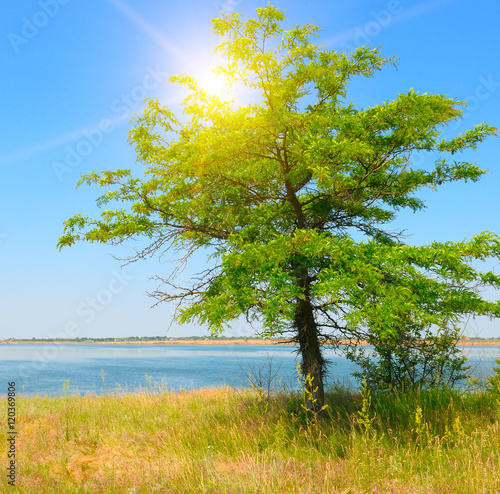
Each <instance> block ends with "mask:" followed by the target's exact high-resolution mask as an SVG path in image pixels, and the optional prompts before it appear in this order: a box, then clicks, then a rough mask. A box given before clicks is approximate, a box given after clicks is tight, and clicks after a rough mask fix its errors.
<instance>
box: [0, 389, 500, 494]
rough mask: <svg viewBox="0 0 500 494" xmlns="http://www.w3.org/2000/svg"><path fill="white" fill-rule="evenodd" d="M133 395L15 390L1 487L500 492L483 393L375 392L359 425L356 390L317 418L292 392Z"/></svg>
mask: <svg viewBox="0 0 500 494" xmlns="http://www.w3.org/2000/svg"><path fill="white" fill-rule="evenodd" d="M142 391H143V392H140V393H135V394H127V395H121V396H119V395H107V396H94V395H92V396H90V395H89V396H85V397H78V396H67V397H61V398H43V397H38V398H23V397H22V396H21V397H20V398H19V399H18V403H17V417H18V430H19V436H18V441H17V453H18V465H17V466H18V473H17V487H16V488H12V487H10V488H9V486H7V484H6V479H5V478H4V479H2V484H1V485H2V487H1V492H11V493H14V492H23V493H33V494H35V493H49V492H54V493H120V494H122V493H154V492H158V493H179V494H181V493H182V494H184V493H214V494H215V493H217V494H220V493H238V494H246V493H280V494H283V493H301V494H305V493H311V494H312V493H362V492H369V493H390V492H394V493H483V492H484V493H486V492H488V493H494V492H500V459H499V454H500V417H499V413H498V412H499V410H498V406H497V405H496V404H495V400H494V399H491V398H490V397H489V396H488V395H487V394H486V393H476V394H475V395H470V396H468V397H465V398H464V397H463V396H460V395H458V394H457V393H455V394H453V393H450V394H449V396H438V395H435V396H433V395H432V393H431V394H424V393H422V395H418V396H413V397H405V398H402V397H401V398H400V397H394V396H380V397H373V402H372V408H371V409H370V410H369V414H370V417H372V418H374V420H373V424H372V426H371V427H370V428H369V429H368V430H364V429H363V428H362V427H360V426H359V424H358V419H359V415H358V414H357V411H358V410H361V405H362V404H361V397H360V396H359V395H357V394H355V393H352V392H349V391H347V390H342V389H337V390H334V391H333V392H332V393H330V395H329V413H328V414H327V415H325V417H323V418H321V419H319V420H314V419H311V417H308V416H307V415H306V414H305V412H304V411H303V410H302V409H301V406H300V405H301V397H300V396H291V395H284V394H283V395H278V396H275V397H273V398H272V399H271V400H270V401H265V400H264V401H259V400H258V399H257V397H256V395H255V394H252V393H251V392H250V391H248V392H247V391H235V390H232V389H230V388H225V389H205V390H198V391H190V392H183V393H173V392H157V393H155V392H152V391H149V392H148V391H146V390H142ZM2 406H3V407H4V408H5V406H6V403H5V399H4V400H2ZM418 407H421V409H422V410H423V412H422V418H421V419H418V414H417V413H416V411H417V408H418ZM4 431H5V427H2V430H1V433H0V440H1V441H2V444H5V432H4Z"/></svg>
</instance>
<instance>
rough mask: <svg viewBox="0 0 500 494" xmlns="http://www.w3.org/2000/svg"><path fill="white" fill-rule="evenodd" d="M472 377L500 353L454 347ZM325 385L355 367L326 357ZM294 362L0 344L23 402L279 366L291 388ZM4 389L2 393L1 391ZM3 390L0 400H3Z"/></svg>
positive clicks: (229, 377) (264, 352)
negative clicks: (30, 398)
mask: <svg viewBox="0 0 500 494" xmlns="http://www.w3.org/2000/svg"><path fill="white" fill-rule="evenodd" d="M461 351H462V353H463V354H464V355H465V356H466V357H467V358H468V359H469V363H470V365H472V367H473V369H474V374H475V375H476V376H477V377H485V376H488V375H491V373H492V368H493V366H494V365H495V359H497V358H500V347H493V346H481V347H480V346H474V347H461ZM325 357H326V358H327V360H328V361H329V363H330V366H329V376H328V378H327V384H328V383H330V384H332V383H334V382H337V381H340V382H342V383H344V384H346V385H349V384H351V385H356V384H357V383H356V382H355V381H354V380H353V379H352V378H351V377H350V375H351V373H352V372H353V371H355V370H356V366H355V365H354V364H352V363H351V362H349V361H348V360H347V359H346V358H344V357H343V356H342V355H340V354H339V353H338V352H335V351H333V350H326V351H325ZM296 364H297V356H296V353H295V351H294V348H293V347H290V346H279V345H277V346H274V345H273V346H267V345H266V346H264V345H248V346H246V345H210V346H206V345H189V346H182V347H179V346H178V345H83V344H82V345H80V344H79V345H0V373H1V375H2V377H3V379H4V383H6V382H7V381H15V382H16V388H17V389H18V391H20V392H21V393H22V394H25V395H35V394H39V395H54V394H61V393H62V389H63V383H64V381H66V380H69V382H70V389H69V391H70V392H73V393H86V392H93V393H105V392H112V391H114V390H116V389H121V390H128V391H129V392H132V391H134V390H135V389H136V388H138V387H139V386H143V387H145V386H148V384H150V383H151V382H157V383H160V382H162V381H163V382H164V383H166V385H167V387H168V389H174V390H177V389H179V388H182V389H198V388H203V387H210V386H224V385H230V386H237V387H238V386H244V387H247V386H249V382H248V378H247V376H248V373H249V372H252V373H255V370H256V369H259V368H260V369H262V371H263V372H264V374H265V373H266V372H267V371H268V370H269V365H271V366H272V369H271V370H272V373H274V372H275V371H276V370H277V369H278V367H279V373H278V375H279V382H276V385H278V386H285V387H289V388H293V389H296V388H297V386H298V382H297V372H296ZM4 387H5V386H4ZM5 393H6V387H5V389H0V395H1V396H5Z"/></svg>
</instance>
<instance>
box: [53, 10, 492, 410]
mask: <svg viewBox="0 0 500 494" xmlns="http://www.w3.org/2000/svg"><path fill="white" fill-rule="evenodd" d="M284 18H285V16H284V14H283V13H282V12H281V11H280V10H278V9H277V8H275V7H273V6H267V7H266V8H262V9H258V10H257V17H256V18H255V19H251V20H248V21H246V22H243V21H242V19H241V17H240V15H239V14H233V15H230V16H222V17H220V18H217V19H215V20H214V21H213V25H214V31H215V32H216V33H217V34H219V35H221V36H223V37H224V40H223V42H222V43H221V44H220V45H219V46H218V48H217V50H218V51H219V52H220V53H221V54H222V56H223V57H224V59H225V61H226V62H225V64H224V65H222V66H221V67H219V69H218V70H219V73H220V74H223V75H224V76H225V77H226V79H227V80H228V81H229V82H230V83H233V82H235V81H238V82H239V83H241V84H244V85H245V86H246V87H248V88H252V89H253V91H254V94H255V99H254V100H253V101H254V102H252V103H250V104H247V105H237V104H236V103H235V102H231V101H229V102H227V101H223V100H221V99H220V98H218V97H217V96H212V95H210V94H209V93H208V92H207V91H205V90H204V89H203V87H202V86H201V85H200V84H199V83H198V82H197V81H196V80H194V79H192V78H190V77H187V76H178V77H174V78H172V81H173V82H177V83H180V84H182V85H184V86H185V87H186V88H187V89H188V90H189V95H188V96H187V97H186V99H185V100H184V101H183V113H184V117H183V118H178V117H176V116H175V115H174V113H173V112H172V111H171V110H169V109H168V108H165V107H163V106H161V105H160V103H159V102H158V101H154V100H150V101H149V102H148V103H147V106H146V109H145V111H144V113H143V114H142V115H141V116H138V117H136V119H135V125H134V127H133V128H132V129H131V131H130V143H131V144H132V145H134V146H135V149H136V152H137V156H138V159H139V161H141V162H143V163H144V164H145V165H146V168H145V173H144V175H143V176H142V177H141V178H137V177H133V176H132V174H131V172H130V170H123V169H119V170H115V171H104V172H102V173H90V174H88V175H84V176H83V177H82V178H81V180H80V184H81V183H88V184H97V185H99V186H101V187H104V188H105V189H106V192H105V193H104V195H103V196H102V197H100V198H99V199H98V204H99V205H100V206H101V207H105V206H107V205H108V204H109V205H111V204H115V203H117V204H118V205H117V206H112V207H113V209H105V210H103V211H102V214H101V216H100V218H98V219H91V218H89V217H87V216H84V215H76V216H74V217H72V218H70V219H69V220H67V221H66V222H65V232H64V234H63V235H62V236H61V237H60V239H59V247H62V246H68V245H72V244H73V243H74V242H76V241H81V240H85V241H89V242H102V243H109V244H116V243H121V242H124V241H126V240H128V239H130V238H137V237H144V238H146V239H149V243H148V245H147V247H146V248H144V249H143V250H141V251H140V252H138V253H137V255H135V256H132V257H131V259H140V258H143V257H145V256H161V255H163V254H164V253H165V252H166V251H180V252H182V253H183V254H182V256H183V258H182V260H188V259H189V258H190V257H191V255H192V254H193V253H194V252H195V251H196V250H197V249H200V248H203V249H207V255H209V257H210V259H211V264H210V267H209V268H208V269H207V270H206V271H204V272H202V273H200V274H198V275H197V276H195V277H193V279H192V283H191V284H190V285H189V286H186V287H183V286H179V285H178V284H176V278H175V275H176V273H175V272H172V273H171V274H170V276H165V277H162V278H160V279H161V281H162V284H161V285H160V286H159V288H158V290H157V291H156V292H155V293H154V295H155V296H156V297H157V298H158V300H159V301H166V302H168V301H174V302H177V303H178V304H179V305H178V312H177V314H176V318H177V320H178V321H180V322H181V323H183V322H186V321H192V320H197V321H199V322H201V323H204V324H208V326H209V327H210V329H211V331H212V332H213V333H214V334H216V333H219V332H221V331H222V330H223V329H224V327H225V326H226V325H228V324H229V323H230V322H231V321H232V320H234V319H235V318H238V317H240V316H243V315H244V316H246V317H247V319H248V320H249V321H259V323H260V327H262V336H263V337H271V336H273V335H277V334H290V335H291V336H292V337H293V339H294V340H295V341H296V342H297V344H298V349H299V350H298V351H299V353H300V356H301V368H302V372H303V375H304V377H308V379H307V380H306V383H307V387H308V397H309V398H308V406H309V408H310V409H311V410H315V411H318V410H321V408H322V407H323V404H324V389H323V378H324V376H325V372H326V362H325V359H324V357H323V350H322V349H323V348H324V345H325V344H330V345H336V344H339V342H340V341H341V339H342V338H348V339H349V340H361V339H370V337H372V336H373V335H375V336H376V337H377V338H378V339H381V340H384V341H386V342H390V341H397V337H398V334H400V333H401V332H402V331H404V330H405V328H406V327H407V325H408V324H412V325H414V326H417V327H419V328H421V329H422V330H424V329H429V328H433V327H436V328H447V327H449V328H453V327H455V326H456V325H457V324H458V322H459V320H460V317H462V316H463V315H464V314H473V315H474V314H486V315H490V316H495V317H496V316H498V315H499V313H500V312H499V305H498V304H497V303H493V302H488V301H486V300H484V299H483V298H482V297H481V296H480V293H479V291H478V290H479V289H480V288H481V287H488V286H491V287H495V288H496V287H498V286H499V283H500V278H499V277H498V276H496V275H494V274H493V273H492V272H486V273H482V272H479V271H477V270H475V269H474V268H473V267H472V262H473V261H474V260H475V259H480V260H484V259H486V258H489V257H492V256H498V255H499V251H500V242H499V238H498V237H497V236H495V235H493V234H490V233H482V234H480V235H478V236H476V237H474V238H473V239H472V240H471V241H469V242H462V243H434V244H432V245H429V246H422V247H413V246H409V245H405V244H404V243H403V241H402V239H403V236H402V235H401V233H400V232H392V231H391V229H390V222H391V221H392V220H393V219H394V218H395V217H396V214H397V212H398V211H400V210H403V209H408V208H409V209H410V210H413V211H418V210H420V209H422V208H423V207H424V204H423V202H422V201H421V200H419V199H418V198H417V197H416V196H415V194H416V192H417V191H418V190H420V189H422V188H425V187H429V188H436V187H437V186H439V185H442V184H445V183H447V182H452V181H456V180H463V181H468V180H471V181H476V180H478V179H479V178H480V176H481V175H483V173H484V170H482V169H480V168H479V167H478V166H476V165H474V164H471V163H467V162H463V161H450V160H451V158H446V157H445V156H452V155H456V154H457V153H458V152H460V151H463V150H465V149H468V148H475V147H476V145H477V144H478V143H479V142H481V141H483V140H484V139H485V138H486V137H487V136H489V135H492V134H495V133H496V129H495V128H493V127H492V126H490V125H486V124H483V125H478V126H476V127H474V128H473V129H471V130H469V131H467V132H464V133H463V134H460V135H458V136H457V137H456V138H453V139H451V140H446V139H439V137H440V130H439V129H440V127H442V126H444V125H446V124H448V123H449V122H451V121H454V120H456V119H458V118H460V116H461V114H462V109H461V106H462V105H463V103H460V102H457V101H456V100H454V99H452V98H449V97H447V96H444V95H434V94H419V93H416V92H414V91H413V90H410V91H409V92H408V93H407V94H400V95H398V96H397V98H396V99H395V100H394V101H390V102H384V103H382V104H379V105H376V106H373V107H370V108H361V109H358V108H356V107H355V105H354V104H353V103H352V102H350V101H349V99H348V96H347V89H348V85H349V83H350V82H351V81H352V80H353V78H355V77H366V78H369V77H371V76H373V75H374V74H375V72H376V71H378V70H380V69H382V68H383V66H384V65H386V64H388V63H394V60H392V59H385V58H383V57H382V55H381V53H380V51H379V50H377V49H370V48H368V47H359V48H358V49H356V50H355V51H354V52H353V53H350V54H346V53H338V52H335V51H329V50H328V49H326V48H325V47H324V46H321V45H318V44H315V43H313V40H314V39H313V38H314V37H315V36H316V32H317V31H318V28H317V27H314V26H312V25H310V24H307V25H305V26H303V27H299V26H297V27H295V28H293V29H290V30H284V29H283V28H282V27H281V24H282V21H283V20H284ZM421 151H427V152H433V151H434V152H438V153H439V157H438V159H437V161H436V162H435V164H434V165H433V166H432V167H431V169H418V168H416V167H414V166H412V160H413V157H414V155H415V153H418V152H421ZM123 204H125V206H124V205H123Z"/></svg>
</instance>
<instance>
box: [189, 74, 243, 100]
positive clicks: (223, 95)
mask: <svg viewBox="0 0 500 494" xmlns="http://www.w3.org/2000/svg"><path fill="white" fill-rule="evenodd" d="M195 78H196V80H197V81H198V83H199V85H200V88H201V89H203V90H204V91H205V92H206V93H207V94H208V95H209V96H216V97H218V98H219V99H220V100H222V101H231V100H233V99H235V97H236V90H235V88H234V87H231V85H230V84H229V82H228V81H227V79H226V78H225V77H224V75H222V74H217V73H216V72H215V70H203V71H200V73H198V74H197V76H196V77H195Z"/></svg>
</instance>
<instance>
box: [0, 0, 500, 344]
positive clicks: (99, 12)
mask: <svg viewBox="0 0 500 494" xmlns="http://www.w3.org/2000/svg"><path fill="white" fill-rule="evenodd" d="M274 5H276V6H277V7H279V8H281V9H282V10H283V11H284V12H285V14H286V16H287V18H286V21H285V23H284V27H285V28H292V27H294V26H295V25H297V24H300V25H303V24H307V23H312V24H315V25H317V26H319V27H320V28H321V38H320V42H322V43H323V44H325V45H326V46H327V47H328V48H329V49H332V50H338V51H341V50H345V49H347V50H351V49H353V48H355V47H356V46H358V45H368V46H372V47H377V46H381V47H382V53H383V54H384V55H385V56H387V57H392V56H396V57H397V58H398V59H399V63H398V66H397V68H393V67H392V66H387V67H386V68H385V69H384V70H383V71H382V72H379V73H377V74H376V75H375V77H374V78H373V79H369V80H363V81H356V82H355V83H353V85H352V88H351V91H350V97H351V99H352V101H353V102H354V103H355V105H356V106H357V107H358V108H364V107H367V106H371V105H374V104H378V103H382V102H383V101H387V100H392V99H394V98H395V97H396V96H397V95H398V94H400V93H406V92H408V90H409V89H410V88H413V89H414V90H416V91H418V92H421V93H439V94H446V95H448V96H451V97H454V98H457V99H458V100H465V101H467V103H468V107H467V108H466V111H465V114H464V118H463V120H462V121H460V122H457V123H455V124H452V125H451V126H450V127H448V128H447V129H446V130H445V136H450V135H454V134H456V133H459V132H463V131H465V130H466V129H468V128H470V127H471V126H473V125H475V124H478V123H482V122H489V123H491V124H493V125H496V126H497V127H498V126H500V111H499V110H500V63H499V62H500V52H499V49H498V48H499V45H498V19H499V18H500V3H499V2H498V1H497V0H484V1H482V2H480V3H479V2H470V1H468V0H432V1H418V0H389V1H386V0H383V1H374V0H357V1H355V2H344V1H342V2H341V1H336V0H329V1H328V2H327V1H315V0H310V1H309V2H303V1H286V2H285V1H278V0H275V2H274ZM264 6H265V3H264V2H257V1H254V0H220V1H219V0H182V1H181V0H163V1H160V0H148V1H143V0H142V1H139V0H86V1H85V2H82V1H77V0H38V1H33V0H24V1H22V2H14V1H12V0H7V1H5V2H4V3H3V5H2V15H1V16H0V53H1V61H2V63H1V66H0V84H1V86H0V108H1V111H2V115H3V118H2V119H1V121H0V142H1V147H0V280H1V283H0V321H1V322H0V339H6V338H10V337H15V338H33V337H35V338H50V337H73V338H74V337H90V338H93V337H126V336H188V335H206V334H208V333H207V330H206V328H203V327H199V326H196V325H185V326H181V327H180V326H177V325H175V324H173V325H171V320H172V315H173V307H171V306H169V305H165V304H160V305H157V306H156V307H151V306H152V305H153V303H154V300H153V299H152V298H151V297H149V296H148V295H147V292H151V291H154V290H155V289H156V287H157V283H156V282H155V281H154V279H153V277H154V276H155V275H160V276H161V275H162V274H166V273H168V272H169V270H171V269H172V268H173V264H171V263H163V264H160V263H158V262H156V261H155V260H149V261H144V262H138V263H134V264H131V265H127V266H125V267H122V263H121V262H120V261H119V260H117V259H116V257H126V256H127V255H129V254H132V253H133V246H134V245H133V244H126V245H123V246H120V247H118V248H116V247H111V246H106V245H98V244H84V243H80V244H77V245H75V246H73V247H71V248H65V249H63V250H62V251H61V252H59V251H58V250H57V248H56V244H57V240H58V237H59V236H60V235H61V234H62V232H63V222H64V221H65V220H66V219H68V218H69V217H71V216H73V215H74V214H76V213H88V214H89V215H90V216H92V215H94V216H95V215H96V213H97V211H98V210H97V209H96V207H95V199H96V197H97V196H98V195H99V194H98V192H99V191H98V190H95V189H93V188H88V187H80V188H78V189H77V188H76V183H77V181H78V179H79V177H80V175H81V174H82V173H87V172H90V171H94V170H95V171H100V170H105V169H116V168H131V169H132V170H138V171H140V170H142V167H143V165H141V164H138V163H137V162H136V159H135V153H134V150H133V149H132V148H131V146H129V144H128V143H127V135H128V131H129V129H130V128H131V124H130V119H131V118H132V117H133V116H134V114H140V113H141V111H142V110H143V108H144V99H145V98H157V99H159V100H160V102H161V103H162V104H164V105H166V106H168V107H170V108H172V109H173V110H174V111H175V110H176V109H178V108H179V102H180V101H181V97H182V94H181V92H180V91H179V88H178V87H177V86H175V85H172V84H171V83H170V82H169V81H168V78H169V77H171V76H173V75H176V74H183V73H185V74H187V75H193V76H195V77H201V76H202V74H204V73H206V72H207V70H209V68H210V67H213V66H215V61H214V58H213V51H214V49H215V47H216V45H217V43H218V42H219V41H220V39H219V38H217V36H215V35H214V34H213V32H212V24H211V22H210V21H211V19H213V18H215V17H217V16H218V15H219V14H220V12H226V13H232V12H241V13H242V15H243V17H244V19H248V18H252V17H254V15H255V9H256V8H259V7H264ZM465 158H466V159H468V160H471V161H473V162H476V163H477V164H479V165H480V166H481V167H482V168H485V169H488V170H489V171H488V173H487V175H485V176H484V177H483V179H482V180H481V181H480V182H478V183H473V184H470V183H469V184H450V185H446V186H445V187H442V188H441V189H440V190H439V191H437V192H431V191H427V192H425V193H421V194H419V197H421V198H422V199H424V200H425V201H426V204H427V209H426V210H425V211H423V212H419V213H417V214H411V213H405V214H403V215H401V216H400V218H399V219H398V225H400V226H402V227H404V228H405V229H407V233H408V234H411V236H410V237H409V238H408V242H411V243H414V244H426V243H429V242H431V241H446V240H450V241H458V240H463V239H466V238H470V237H471V236H472V235H474V234H476V233H480V232H482V231H492V232H496V233H500V215H499V214H498V212H499V207H498V204H499V200H498V194H499V190H500V140H499V139H498V138H490V139H489V140H488V141H487V142H485V143H483V144H482V145H481V146H480V147H479V148H478V150H477V151H476V152H474V153H471V154H468V155H466V156H464V159H465ZM195 264H198V265H197V266H196V265H195V266H194V267H195V268H196V267H200V268H201V269H203V265H204V259H203V257H202V256H200V257H198V258H196V259H195ZM489 267H493V268H496V269H497V271H498V266H494V265H490V266H489ZM201 269H200V270H201ZM195 270H196V269H195ZM487 296H489V297H497V296H498V294H495V293H488V294H487ZM465 330H466V332H467V334H469V335H470V336H483V337H491V336H500V321H487V320H477V321H469V323H468V326H467V327H466V328H465ZM226 334H227V335H230V336H249V335H251V334H253V330H252V328H251V327H249V326H248V325H247V324H245V323H244V322H242V321H236V322H235V323H234V325H233V326H232V327H231V329H230V330H228V332H227V333H226Z"/></svg>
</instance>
